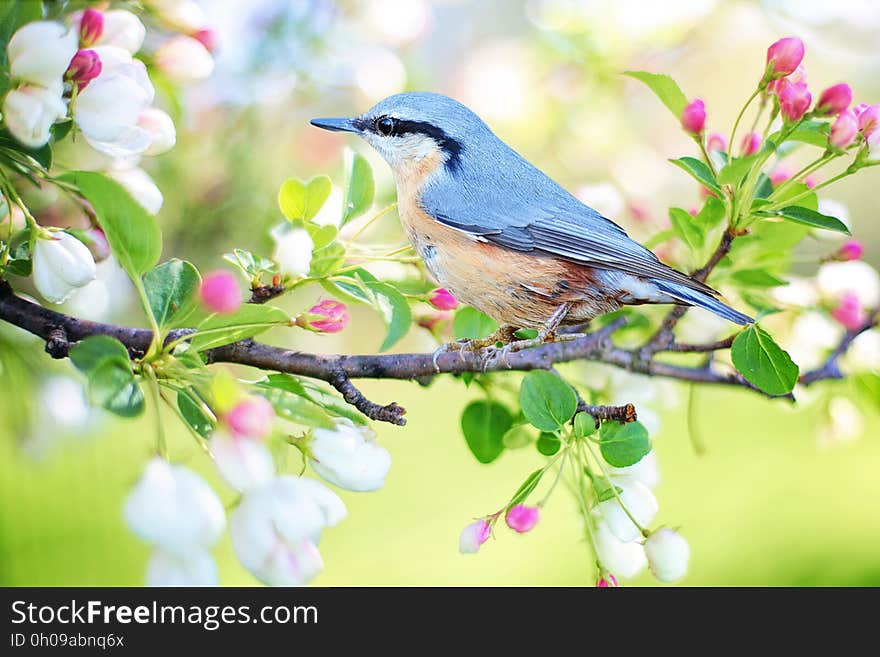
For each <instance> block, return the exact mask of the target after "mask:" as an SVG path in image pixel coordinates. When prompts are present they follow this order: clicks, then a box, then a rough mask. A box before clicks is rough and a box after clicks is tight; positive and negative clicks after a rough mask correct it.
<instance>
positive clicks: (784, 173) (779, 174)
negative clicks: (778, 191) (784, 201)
mask: <svg viewBox="0 0 880 657" xmlns="http://www.w3.org/2000/svg"><path fill="white" fill-rule="evenodd" d="M789 178H791V171H790V170H789V169H788V168H786V167H784V166H781V165H780V166H778V167H776V168H775V169H773V171H771V172H770V182H771V183H772V184H773V185H778V184H779V183H783V182H785V181H786V180H788V179H789Z"/></svg>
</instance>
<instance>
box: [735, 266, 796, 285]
mask: <svg viewBox="0 0 880 657" xmlns="http://www.w3.org/2000/svg"><path fill="white" fill-rule="evenodd" d="M731 279H733V281H734V282H736V283H739V284H740V285H743V286H745V287H779V286H780V285H788V283H787V282H786V281H784V280H782V279H781V278H777V277H776V276H774V275H773V274H771V273H770V272H769V271H767V270H766V269H742V270H740V271H737V272H734V273H733V275H732V276H731Z"/></svg>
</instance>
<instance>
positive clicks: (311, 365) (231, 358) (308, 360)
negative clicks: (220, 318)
mask: <svg viewBox="0 0 880 657" xmlns="http://www.w3.org/2000/svg"><path fill="white" fill-rule="evenodd" d="M0 319H2V320H5V321H6V322H8V323H10V324H14V325H15V326H18V327H20V328H22V329H24V330H26V331H28V332H30V333H33V334H34V335H36V336H38V337H40V338H42V339H43V340H44V341H46V342H47V351H49V352H50V354H51V355H52V356H53V357H55V358H60V357H65V356H66V355H67V353H68V351H69V346H70V345H73V344H75V343H76V342H79V341H80V340H83V339H85V338H87V337H89V336H92V335H108V336H111V337H114V338H116V339H117V340H119V341H120V342H122V344H124V345H125V346H126V347H127V348H128V351H129V354H130V355H131V356H132V357H135V358H136V357H139V356H142V355H143V354H144V353H146V351H147V349H148V348H149V346H150V342H151V340H152V337H153V335H152V331H150V330H149V329H142V328H130V327H125V326H117V325H113V324H103V323H100V322H92V321H88V320H83V319H77V318H75V317H70V316H69V315H63V314H61V313H58V312H55V311H53V310H50V309H48V308H44V307H43V306H40V305H38V304H35V303H32V302H30V301H27V300H26V299H23V298H21V297H19V296H16V295H15V294H14V292H13V291H12V288H11V287H10V286H9V284H8V283H6V282H5V281H0ZM876 321H877V317H876V312H875V313H874V314H873V316H872V317H871V318H870V321H869V322H867V323H866V325H865V326H864V327H862V328H860V329H858V330H855V331H849V332H848V333H847V335H846V336H845V337H844V340H843V341H842V343H841V345H840V346H839V347H838V349H837V350H835V354H836V355H832V357H831V358H829V362H831V363H833V362H834V361H836V359H837V358H838V357H839V356H840V355H841V354H843V353H844V352H845V351H846V349H847V348H848V347H849V345H850V344H851V343H852V341H853V340H854V339H855V337H856V336H857V335H858V334H860V333H862V332H863V331H865V330H867V329H868V328H871V326H874V325H875V324H876ZM624 323H625V319H619V320H617V321H615V322H612V323H610V324H608V325H606V326H604V327H602V328H600V329H597V330H596V331H594V332H592V333H588V334H587V335H585V336H584V337H582V338H577V339H575V340H571V341H567V342H552V343H547V344H544V345H541V346H539V347H534V348H532V349H525V350H523V351H518V352H514V353H511V354H508V355H507V358H506V359H503V360H502V359H496V360H491V361H489V363H488V364H486V363H484V358H483V354H482V353H474V352H468V351H465V352H463V353H461V354H459V353H458V352H452V353H444V354H440V356H439V357H438V358H437V369H435V366H434V358H433V355H432V354H378V355H342V354H311V353H304V352H301V351H296V350H292V349H284V348H281V347H275V346H271V345H267V344H262V343H259V342H254V341H253V340H242V341H240V342H234V343H232V344H228V345H224V346H222V347H217V348H215V349H210V350H208V351H206V352H205V358H206V360H207V362H208V363H236V364H240V365H248V366H251V367H256V368H259V369H262V370H270V371H278V372H286V373H289V374H295V375H299V376H306V377H309V378H313V379H318V380H321V381H326V382H327V383H329V384H330V385H332V386H334V387H335V388H336V389H337V390H338V391H339V392H340V393H341V394H342V395H343V397H344V398H345V400H346V401H347V402H349V403H351V404H352V405H354V406H355V407H356V408H358V410H360V411H361V412H362V413H364V414H365V415H367V416H368V417H371V418H373V419H375V420H381V421H385V422H392V423H394V424H403V417H402V416H403V413H404V409H403V408H401V407H400V406H398V405H397V404H388V405H386V406H382V405H380V404H375V403H374V402H371V401H369V400H368V399H366V397H364V395H363V394H362V393H361V392H360V391H359V390H357V388H356V387H355V386H354V385H353V384H352V379H398V380H418V381H419V382H425V381H430V380H431V379H432V378H433V377H435V376H436V375H438V374H463V373H465V372H473V373H480V372H483V371H487V372H495V371H507V370H518V371H527V370H535V369H544V370H547V369H551V368H552V367H553V366H554V364H556V363H566V362H571V361H576V360H590V361H595V362H599V363H605V364H607V365H612V366H614V367H619V368H621V369H624V370H627V371H629V372H634V373H638V374H646V375H649V376H659V377H665V378H669V379H676V380H679V381H689V382H692V383H703V384H707V385H723V386H733V387H740V388H748V389H750V390H753V391H756V392H758V393H760V394H762V395H764V396H767V397H773V395H767V394H766V393H764V392H762V391H760V390H759V389H758V388H756V387H755V386H753V385H752V384H750V383H749V382H748V381H746V380H745V379H744V378H743V377H742V375H740V374H739V373H738V372H735V371H719V370H717V369H715V368H713V367H712V363H709V364H706V365H701V366H697V367H691V366H684V365H676V364H672V363H667V362H663V361H657V360H653V359H651V360H645V359H644V358H642V353H641V351H640V350H639V349H624V348H622V347H618V346H616V345H615V344H614V343H613V342H612V341H611V335H612V334H613V333H614V331H616V330H617V329H618V328H620V327H621V326H622V325H623V324H624ZM191 332H192V329H178V330H175V331H171V332H170V334H169V336H168V338H167V340H168V341H169V342H170V341H172V340H176V339H178V338H181V337H185V336H186V335H187V334H188V333H191ZM723 342H724V341H722V343H723ZM681 346H684V345H681ZM714 346H718V347H719V348H723V346H721V343H713V344H710V345H703V346H694V345H689V346H688V349H678V350H680V351H694V352H697V351H701V352H711V351H712V349H711V347H714ZM674 350H675V349H674ZM839 376H840V373H839V371H837V370H835V368H834V367H833V366H832V365H828V364H827V363H826V366H825V367H822V368H819V369H818V370H815V371H813V372H808V373H806V374H805V375H804V376H803V377H802V379H801V381H802V383H805V384H807V385H808V384H811V383H814V382H816V381H820V380H822V379H833V378H838V377H839ZM784 397H788V398H791V395H784ZM601 408H602V407H596V409H593V410H595V411H596V413H598V414H600V415H601V413H602V412H604V411H601V410H597V409H601ZM605 408H617V409H626V408H627V407H626V406H622V407H605ZM585 410H586V409H585ZM615 412H619V413H622V414H624V415H625V414H626V413H625V412H624V411H615ZM591 414H593V416H594V417H596V414H594V413H591ZM606 414H611V415H613V413H612V412H611V411H609V412H608V413H606ZM610 419H619V418H618V417H611V418H610Z"/></svg>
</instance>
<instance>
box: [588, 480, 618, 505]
mask: <svg viewBox="0 0 880 657" xmlns="http://www.w3.org/2000/svg"><path fill="white" fill-rule="evenodd" d="M592 481H593V488H594V489H595V490H596V500H597V501H599V502H605V501H606V500H611V499H614V497H616V496H615V492H616V493H617V495H620V494H621V493H622V492H623V489H622V488H621V487H620V486H614V485H612V484H611V481H609V480H608V479H606V478H605V477H595V476H594V477H593V479H592Z"/></svg>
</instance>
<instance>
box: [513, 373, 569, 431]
mask: <svg viewBox="0 0 880 657" xmlns="http://www.w3.org/2000/svg"><path fill="white" fill-rule="evenodd" d="M519 403H520V406H522V411H523V415H525V416H526V419H527V420H528V421H529V422H530V423H531V424H532V425H533V426H535V427H537V428H538V429H540V430H541V431H546V432H553V431H558V430H559V429H561V428H562V426H563V425H564V424H565V423H566V422H568V421H569V420H570V419H571V417H572V416H573V415H574V413H575V411H576V410H577V396H576V395H575V393H574V390H573V389H572V387H571V386H570V385H568V384H567V383H566V382H565V381H563V380H562V379H561V378H559V377H558V376H556V375H555V374H553V373H552V372H546V371H544V370H535V371H532V372H529V373H528V374H526V375H525V377H524V378H523V382H522V386H521V387H520V390H519Z"/></svg>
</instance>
